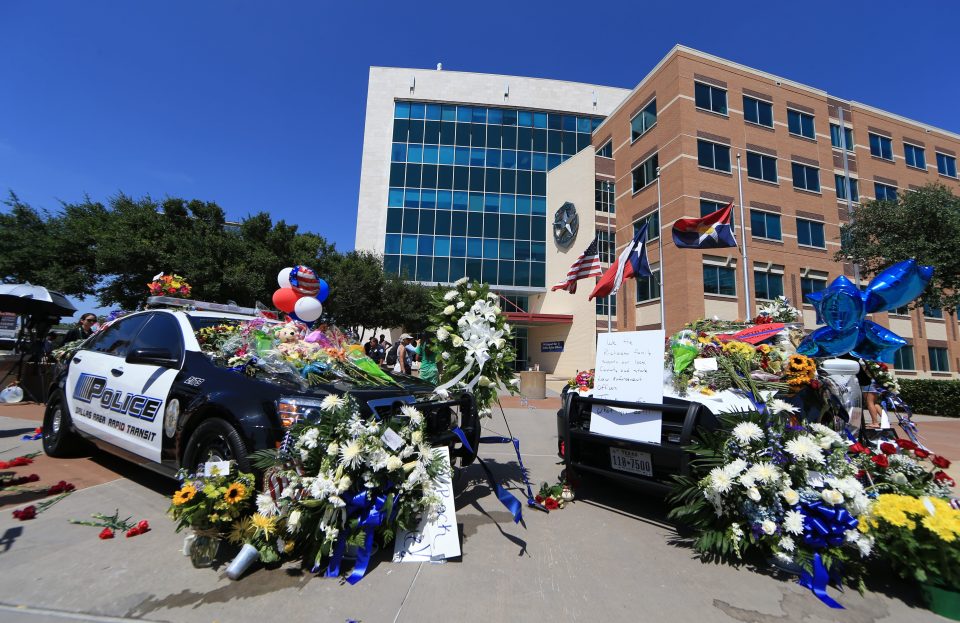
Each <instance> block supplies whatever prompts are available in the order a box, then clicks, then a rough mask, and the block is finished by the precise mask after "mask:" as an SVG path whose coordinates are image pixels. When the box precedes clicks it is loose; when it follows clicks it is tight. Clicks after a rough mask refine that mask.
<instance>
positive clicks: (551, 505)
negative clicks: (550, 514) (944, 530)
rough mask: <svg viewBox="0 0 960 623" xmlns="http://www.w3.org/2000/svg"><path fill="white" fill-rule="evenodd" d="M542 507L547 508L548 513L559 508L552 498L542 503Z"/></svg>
mask: <svg viewBox="0 0 960 623" xmlns="http://www.w3.org/2000/svg"><path fill="white" fill-rule="evenodd" d="M543 505H544V506H546V507H547V510H548V511H553V510H557V509H558V508H560V505H559V504H558V503H557V501H556V500H554V499H553V498H547V499H545V500H544V501H543Z"/></svg>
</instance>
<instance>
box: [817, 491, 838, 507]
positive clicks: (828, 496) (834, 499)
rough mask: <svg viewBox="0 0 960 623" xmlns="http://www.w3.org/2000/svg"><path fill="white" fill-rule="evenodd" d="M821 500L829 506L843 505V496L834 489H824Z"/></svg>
mask: <svg viewBox="0 0 960 623" xmlns="http://www.w3.org/2000/svg"><path fill="white" fill-rule="evenodd" d="M820 498H821V499H822V500H823V501H824V502H826V503H827V504H834V505H836V504H841V503H843V494H842V493H840V492H839V491H836V490H834V489H824V490H823V491H822V492H821V493H820Z"/></svg>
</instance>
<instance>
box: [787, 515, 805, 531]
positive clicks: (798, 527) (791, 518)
mask: <svg viewBox="0 0 960 623" xmlns="http://www.w3.org/2000/svg"><path fill="white" fill-rule="evenodd" d="M783 529H784V530H786V531H787V532H789V533H790V534H803V513H801V512H800V511H787V514H786V515H784V516H783Z"/></svg>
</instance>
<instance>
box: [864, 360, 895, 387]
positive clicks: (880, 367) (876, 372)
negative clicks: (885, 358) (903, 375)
mask: <svg viewBox="0 0 960 623" xmlns="http://www.w3.org/2000/svg"><path fill="white" fill-rule="evenodd" d="M864 364H866V367H867V374H868V375H869V376H870V378H871V379H873V384H874V385H876V386H877V387H881V388H883V389H886V390H888V391H891V392H893V393H895V394H899V393H900V384H899V383H897V377H895V376H893V374H892V373H891V372H890V367H889V366H888V365H887V364H885V363H883V362H882V361H869V360H867V361H864Z"/></svg>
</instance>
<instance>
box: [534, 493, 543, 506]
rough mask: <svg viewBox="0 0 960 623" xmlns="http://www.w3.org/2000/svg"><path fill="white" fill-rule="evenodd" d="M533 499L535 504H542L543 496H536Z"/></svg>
mask: <svg viewBox="0 0 960 623" xmlns="http://www.w3.org/2000/svg"><path fill="white" fill-rule="evenodd" d="M533 499H534V500H535V501H536V503H537V504H543V496H542V495H538V496H536V497H535V498H533Z"/></svg>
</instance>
